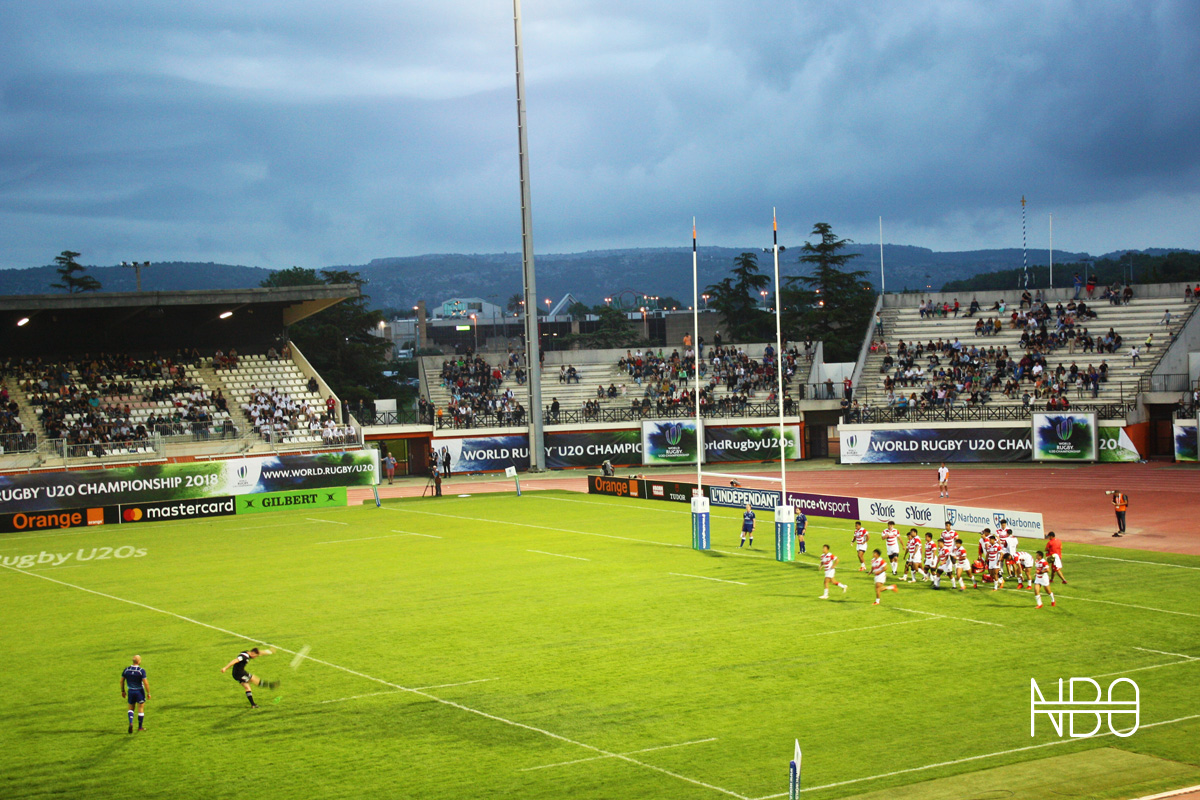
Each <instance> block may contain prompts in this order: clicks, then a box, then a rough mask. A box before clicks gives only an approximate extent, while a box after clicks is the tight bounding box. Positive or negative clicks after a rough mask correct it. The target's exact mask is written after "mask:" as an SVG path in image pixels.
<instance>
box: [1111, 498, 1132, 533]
mask: <svg viewBox="0 0 1200 800" xmlns="http://www.w3.org/2000/svg"><path fill="white" fill-rule="evenodd" d="M1107 494H1108V496H1109V497H1111V498H1112V504H1113V510H1115V511H1116V512H1117V532H1116V533H1114V534H1113V536H1114V537H1116V536H1124V535H1125V511H1126V509H1128V508H1129V495H1127V494H1125V493H1124V492H1122V491H1121V490H1120V489H1109V490H1108V492H1107Z"/></svg>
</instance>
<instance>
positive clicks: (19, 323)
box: [17, 317, 29, 328]
mask: <svg viewBox="0 0 1200 800" xmlns="http://www.w3.org/2000/svg"><path fill="white" fill-rule="evenodd" d="M28 324H29V317H21V318H20V319H19V320H17V327H18V328H24V327H25V326H26V325H28Z"/></svg>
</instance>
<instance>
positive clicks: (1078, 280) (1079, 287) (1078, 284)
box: [1071, 272, 1083, 300]
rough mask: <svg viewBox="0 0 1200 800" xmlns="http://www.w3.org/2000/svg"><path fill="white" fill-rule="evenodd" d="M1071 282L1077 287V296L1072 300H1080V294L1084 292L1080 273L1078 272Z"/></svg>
mask: <svg viewBox="0 0 1200 800" xmlns="http://www.w3.org/2000/svg"><path fill="white" fill-rule="evenodd" d="M1071 282H1072V284H1074V286H1075V296H1074V297H1073V298H1072V299H1074V300H1078V299H1079V293H1080V292H1081V291H1082V290H1083V278H1082V277H1080V275H1079V273H1078V272H1076V273H1075V277H1074V278H1072V279H1071Z"/></svg>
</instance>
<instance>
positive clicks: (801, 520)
mask: <svg viewBox="0 0 1200 800" xmlns="http://www.w3.org/2000/svg"><path fill="white" fill-rule="evenodd" d="M807 527H808V517H806V516H804V512H803V511H801V510H800V509H798V508H797V509H796V552H797V553H803V552H804V529H805V528H807Z"/></svg>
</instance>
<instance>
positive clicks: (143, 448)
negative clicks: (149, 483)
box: [44, 438, 162, 461]
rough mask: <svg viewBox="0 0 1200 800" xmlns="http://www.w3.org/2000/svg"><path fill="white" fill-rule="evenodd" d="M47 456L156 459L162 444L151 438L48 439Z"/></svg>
mask: <svg viewBox="0 0 1200 800" xmlns="http://www.w3.org/2000/svg"><path fill="white" fill-rule="evenodd" d="M45 445H46V447H45V448H44V450H45V454H46V455H47V456H58V457H59V458H63V459H66V460H67V461H71V460H78V459H101V458H125V459H128V458H132V459H147V458H157V457H159V456H160V455H161V453H162V442H161V441H155V439H153V438H147V439H127V440H123V441H119V442H88V443H74V442H69V441H68V440H66V439H50V440H48V441H46V442H45Z"/></svg>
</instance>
